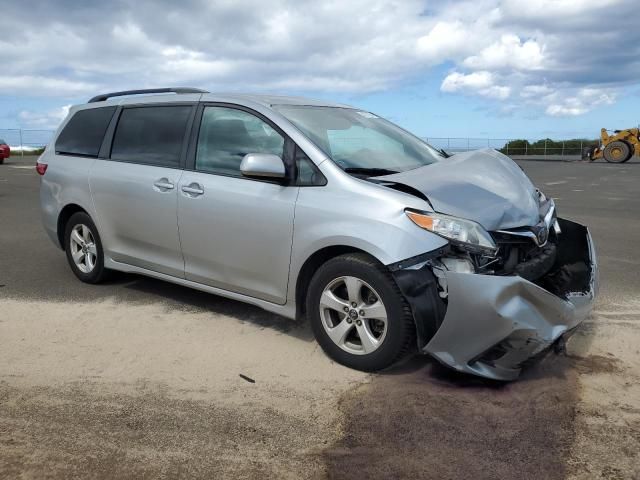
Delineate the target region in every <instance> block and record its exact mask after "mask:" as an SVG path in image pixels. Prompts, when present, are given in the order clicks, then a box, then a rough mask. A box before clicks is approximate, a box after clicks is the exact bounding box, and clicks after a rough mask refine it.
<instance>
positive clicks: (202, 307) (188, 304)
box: [108, 273, 314, 341]
mask: <svg viewBox="0 0 640 480" xmlns="http://www.w3.org/2000/svg"><path fill="white" fill-rule="evenodd" d="M108 283H109V284H110V285H113V286H120V287H121V288H122V290H123V291H125V292H128V293H129V295H125V298H126V297H127V296H131V297H138V298H140V299H143V298H144V303H151V302H160V303H161V304H162V305H163V306H164V307H166V308H168V309H170V310H173V311H176V312H185V313H210V314H212V315H224V316H227V317H231V318H234V319H236V320H239V321H241V322H247V323H251V324H253V325H256V326H259V327H262V328H271V329H274V330H276V331H278V332H280V333H286V334H287V335H291V336H293V337H295V338H296V339H299V340H303V341H313V340H314V338H313V333H312V332H311V328H310V327H309V325H308V323H307V322H306V321H304V320H297V321H296V320H292V319H289V318H286V317H283V316H282V315H277V314H275V313H271V312H267V311H266V310H263V309H262V308H260V307H256V306H254V305H250V304H247V303H244V302H240V301H237V300H232V299H229V298H225V297H222V296H219V295H215V294H212V293H207V292H202V291H200V290H195V289H193V288H189V287H183V286H180V285H176V284H173V283H169V282H165V281H162V280H156V279H154V278H149V277H144V276H140V275H135V274H124V273H119V274H117V275H115V276H114V279H112V280H110V281H109V282H108Z"/></svg>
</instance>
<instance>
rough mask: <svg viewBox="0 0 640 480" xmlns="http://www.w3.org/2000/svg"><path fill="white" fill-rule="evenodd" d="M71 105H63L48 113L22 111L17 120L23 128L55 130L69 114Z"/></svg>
mask: <svg viewBox="0 0 640 480" xmlns="http://www.w3.org/2000/svg"><path fill="white" fill-rule="evenodd" d="M70 108H71V105H65V106H63V107H60V108H56V109H54V110H50V111H48V112H32V111H28V110H23V111H21V112H20V113H19V114H18V119H19V120H20V124H21V125H22V126H23V127H27V128H42V129H55V128H57V127H58V125H60V123H61V122H62V121H63V120H64V119H65V118H66V116H67V115H68V114H69V109H70Z"/></svg>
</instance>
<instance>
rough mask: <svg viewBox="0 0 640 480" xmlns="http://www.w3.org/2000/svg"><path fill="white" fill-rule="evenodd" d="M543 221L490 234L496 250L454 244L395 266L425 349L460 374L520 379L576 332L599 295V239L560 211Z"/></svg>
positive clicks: (396, 277) (498, 378)
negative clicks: (525, 367)
mask: <svg viewBox="0 0 640 480" xmlns="http://www.w3.org/2000/svg"><path fill="white" fill-rule="evenodd" d="M549 212H551V209H549ZM543 225H547V226H551V228H545V229H542V230H537V229H536V228H535V227H531V228H528V229H511V230H496V231H493V232H491V235H492V237H493V239H494V240H495V242H496V245H497V246H498V249H497V251H496V253H495V254H494V255H486V254H473V253H470V252H465V251H463V250H460V249H458V248H456V247H455V246H454V245H451V246H450V247H447V248H444V249H440V250H438V251H435V252H431V253H428V254H425V255H424V256H421V257H419V258H418V257H417V258H414V259H408V260H407V261H405V262H400V263H399V264H396V265H392V266H390V269H391V271H392V273H393V275H394V278H395V280H396V282H397V284H398V286H399V287H400V289H401V291H402V293H403V294H404V296H405V298H406V299H407V301H408V302H409V304H410V306H411V308H412V311H413V315H414V319H415V321H416V327H417V333H418V343H419V345H418V346H419V348H420V350H421V351H422V352H424V353H428V354H430V355H432V356H433V357H435V358H436V359H437V360H439V361H440V362H441V363H443V364H445V365H447V366H449V367H452V368H454V369H456V370H459V371H461V372H466V373H471V374H474V375H480V376H483V377H487V378H491V379H496V380H513V379H515V378H517V377H518V375H519V374H520V371H521V369H522V367H523V364H524V363H525V362H526V361H527V360H528V359H530V358H532V357H535V356H537V355H538V354H540V353H542V352H543V351H545V350H546V349H548V348H549V347H550V346H552V345H553V344H554V343H555V342H556V341H558V340H559V339H560V338H561V337H564V336H566V335H568V334H569V333H571V332H572V331H573V329H575V327H576V326H577V325H578V324H579V323H580V322H581V321H582V320H583V319H584V318H585V317H586V316H587V315H588V314H589V312H590V310H591V308H592V305H593V302H594V298H595V295H596V293H597V288H598V271H597V263H596V255H595V249H594V245H593V240H592V239H591V235H590V234H589V231H588V230H587V228H586V227H584V226H582V225H580V224H577V223H575V222H571V221H569V220H564V219H560V218H558V219H556V218H555V213H551V214H549V215H548V216H547V217H546V218H544V221H543ZM543 231H544V232H543Z"/></svg>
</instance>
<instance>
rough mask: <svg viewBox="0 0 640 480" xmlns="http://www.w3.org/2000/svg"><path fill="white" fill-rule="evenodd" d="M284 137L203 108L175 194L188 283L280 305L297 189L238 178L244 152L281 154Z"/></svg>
mask: <svg viewBox="0 0 640 480" xmlns="http://www.w3.org/2000/svg"><path fill="white" fill-rule="evenodd" d="M284 143H285V140H284V137H283V136H282V135H281V134H280V133H279V132H278V131H276V130H275V129H274V128H273V127H272V126H270V125H269V124H268V123H267V122H265V121H264V120H262V119H261V118H259V117H257V116H255V115H254V114H253V113H250V112H247V111H244V110H240V109H235V108H230V107H220V106H207V107H204V111H203V113H202V120H201V124H200V129H199V137H198V141H197V147H196V153H195V164H194V171H185V172H184V174H183V176H182V178H181V180H180V185H179V191H178V225H179V230H180V241H181V245H182V252H183V256H184V261H185V276H186V278H187V279H188V280H193V281H195V282H199V283H203V284H206V285H210V286H214V287H218V288H221V289H224V290H228V291H232V292H237V293H242V294H245V295H249V296H252V297H255V298H260V299H263V300H267V301H270V302H274V303H278V304H284V303H285V301H286V296H287V282H288V276H289V261H290V256H291V244H292V240H293V215H294V208H295V202H296V198H297V195H298V187H294V186H285V185H283V184H279V183H275V182H268V181H259V180H253V179H248V178H246V177H243V176H242V175H241V173H240V162H241V161H242V158H243V157H244V155H246V154H248V153H273V154H276V155H279V156H280V157H282V155H283V152H284Z"/></svg>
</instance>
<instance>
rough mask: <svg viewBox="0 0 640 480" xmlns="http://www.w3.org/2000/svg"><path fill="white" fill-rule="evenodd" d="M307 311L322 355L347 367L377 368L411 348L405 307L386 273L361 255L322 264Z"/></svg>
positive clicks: (410, 324)
mask: <svg viewBox="0 0 640 480" xmlns="http://www.w3.org/2000/svg"><path fill="white" fill-rule="evenodd" d="M306 310H307V315H308V318H309V320H310V323H311V327H312V329H313V332H314V334H315V337H316V340H317V341H318V343H319V344H320V346H321V347H322V349H323V350H324V351H325V353H326V354H327V355H328V356H329V357H331V358H332V359H333V360H335V361H336V362H338V363H341V364H342V365H345V366H347V367H350V368H355V369H358V370H364V371H376V370H381V369H383V368H386V367H388V366H390V365H392V364H393V363H395V362H396V361H397V360H399V359H400V358H401V357H402V356H403V355H404V354H405V353H406V352H407V351H408V350H409V348H411V346H412V345H413V344H414V338H415V326H414V323H413V317H412V315H411V310H410V308H409V305H408V304H407V302H406V301H405V299H404V297H403V296H402V294H401V293H400V290H399V289H398V286H397V285H396V283H395V281H394V280H393V278H392V277H391V275H390V274H389V272H388V271H387V269H386V268H385V267H384V266H383V265H381V264H379V263H378V262H376V261H375V260H374V259H372V258H371V257H369V256H368V255H365V254H347V255H341V256H339V257H336V258H334V259H332V260H329V261H328V262H327V263H325V264H324V265H322V266H321V267H320V268H319V269H318V271H317V272H316V273H315V275H314V276H313V278H312V280H311V283H310V285H309V290H308V292H307V301H306Z"/></svg>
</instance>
